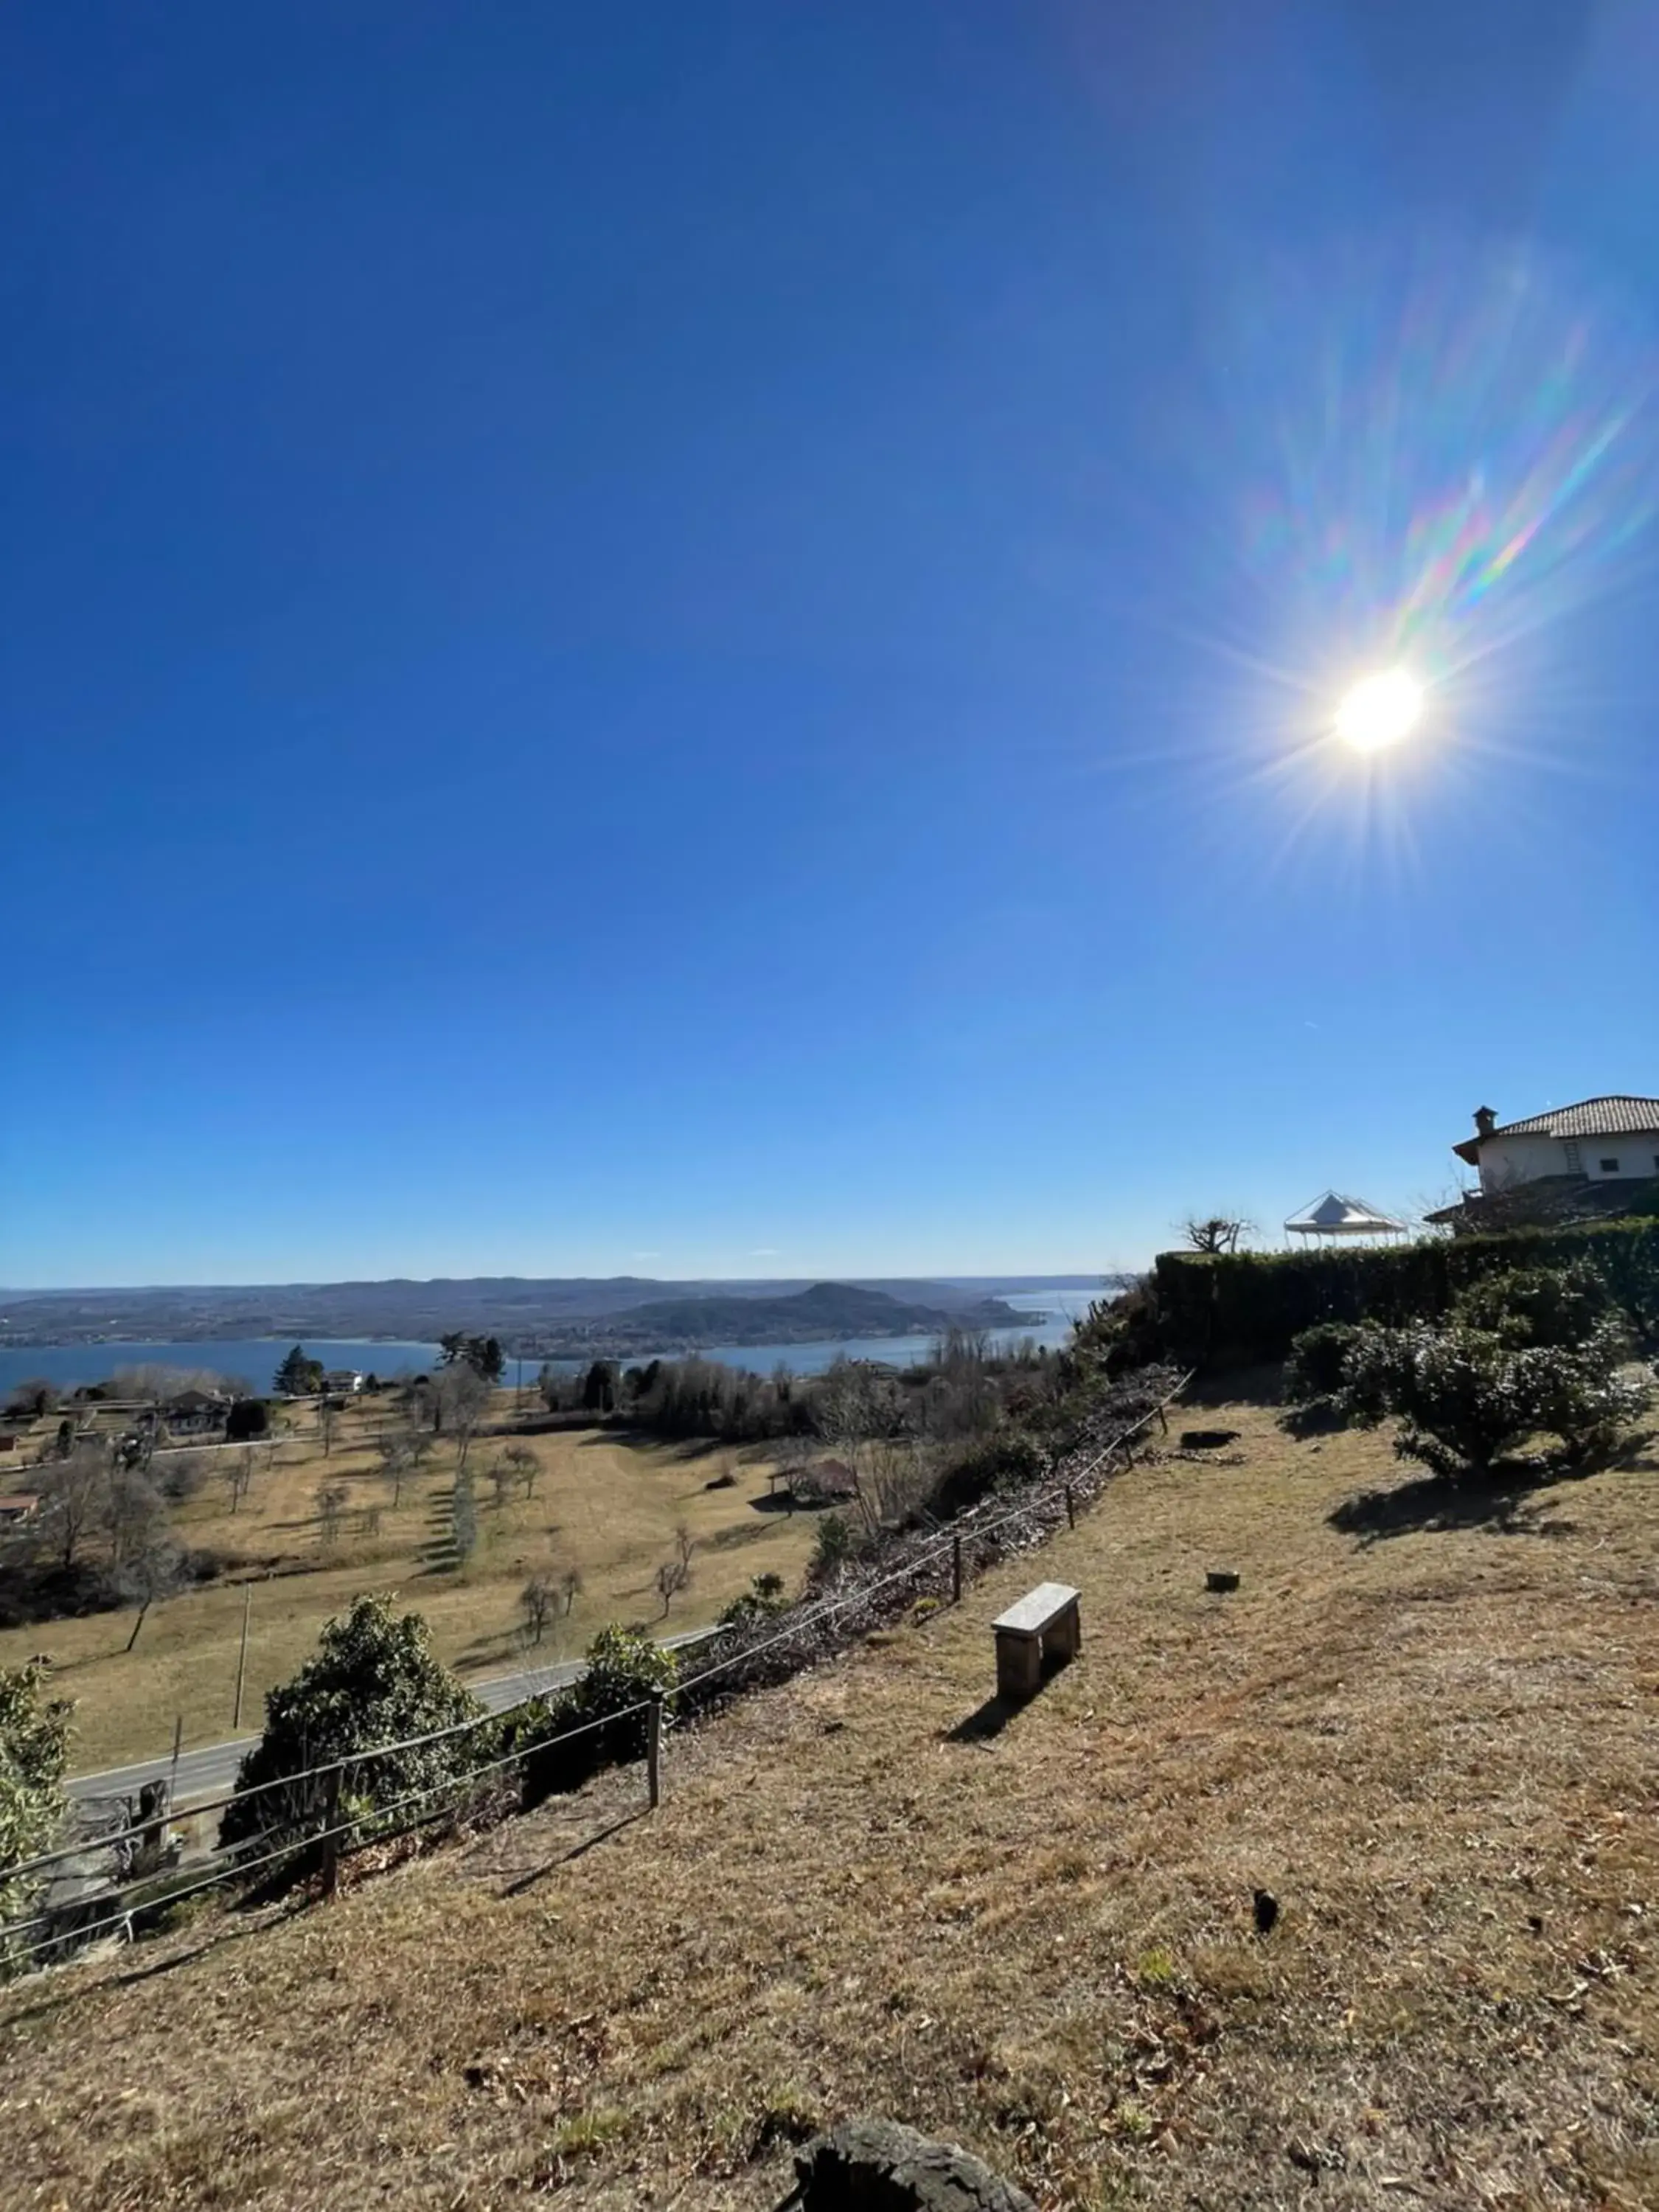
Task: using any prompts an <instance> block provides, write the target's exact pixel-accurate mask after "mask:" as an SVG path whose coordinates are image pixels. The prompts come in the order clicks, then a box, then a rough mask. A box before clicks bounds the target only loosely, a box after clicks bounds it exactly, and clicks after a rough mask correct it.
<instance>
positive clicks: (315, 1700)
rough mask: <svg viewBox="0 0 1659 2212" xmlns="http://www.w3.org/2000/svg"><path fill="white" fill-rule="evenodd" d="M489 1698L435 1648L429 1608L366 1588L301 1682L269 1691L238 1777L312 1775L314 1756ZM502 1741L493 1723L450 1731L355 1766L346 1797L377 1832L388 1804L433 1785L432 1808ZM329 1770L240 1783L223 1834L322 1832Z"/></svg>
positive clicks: (347, 1749) (420, 1731)
mask: <svg viewBox="0 0 1659 2212" xmlns="http://www.w3.org/2000/svg"><path fill="white" fill-rule="evenodd" d="M483 1712H484V1709H483V1706H482V1705H480V1704H479V1703H478V1701H477V1699H476V1698H474V1697H473V1696H471V1694H470V1692H468V1691H466V1690H465V1689H464V1688H463V1687H462V1686H461V1685H460V1683H459V1682H458V1681H457V1680H455V1677H454V1676H453V1674H451V1673H450V1671H449V1669H448V1668H447V1667H446V1666H444V1665H443V1664H442V1662H441V1661H440V1660H439V1659H438V1658H437V1656H435V1653H434V1651H433V1649H432V1632H431V1631H430V1629H428V1626H427V1625H426V1623H425V1621H424V1620H422V1618H421V1616H420V1614H419V1613H404V1615H403V1616H402V1618H401V1619H399V1618H398V1617H397V1616H396V1615H394V1613H392V1606H391V1603H390V1601H388V1600H387V1599H386V1598H380V1597H360V1598H356V1599H354V1600H353V1601H352V1606H351V1610H350V1612H349V1613H347V1614H346V1615H345V1616H344V1618H343V1619H338V1620H331V1621H330V1622H329V1623H328V1624H327V1626H325V1628H324V1630H323V1632H322V1635H321V1637H320V1638H319V1641H318V1648H317V1651H316V1655H315V1656H314V1657H313V1658H310V1659H308V1660H307V1662H306V1663H305V1665H304V1666H303V1667H301V1669H300V1671H299V1673H298V1674H296V1675H295V1677H294V1679H293V1680H292V1681H291V1682H285V1683H283V1685H282V1686H281V1687H279V1688H277V1689H275V1690H272V1691H271V1692H270V1694H269V1695H268V1696H267V1698H266V1699H265V1729H264V1735H262V1736H261V1737H260V1739H259V1741H258V1743H257V1744H255V1745H254V1747H253V1748H252V1751H250V1752H249V1753H248V1754H247V1756H246V1759H244V1760H243V1761H242V1764H241V1767H240V1771H239V1772H238V1774H237V1777H236V1787H237V1790H238V1791H239V1793H240V1792H244V1791H249V1790H253V1789H254V1788H255V1787H256V1786H257V1785H258V1784H261V1783H267V1782H276V1781H280V1780H281V1779H282V1778H283V1777H284V1776H285V1775H295V1776H297V1775H301V1774H304V1773H306V1772H307V1770H308V1769H309V1768H312V1767H314V1766H318V1765H326V1764H327V1763H328V1762H329V1761H330V1760H332V1759H342V1758H347V1757H349V1756H350V1755H351V1754H353V1753H368V1752H370V1751H372V1750H374V1748H375V1747H377V1746H379V1745H381V1744H391V1743H401V1742H404V1741H407V1740H408V1739H409V1738H410V1737H412V1736H423V1735H432V1734H434V1733H435V1732H436V1731H437V1730H440V1729H450V1728H454V1727H456V1726H457V1725H458V1724H459V1723H462V1722H465V1721H474V1720H481V1719H482V1718H483ZM490 1748H491V1746H490V1745H489V1739H488V1736H487V1734H486V1732H485V1731H484V1730H483V1729H466V1730H465V1731H464V1732H462V1733H461V1734H459V1735H447V1736H445V1737H443V1738H442V1740H441V1741H439V1742H436V1743H427V1744H421V1745H419V1746H417V1747H416V1748H414V1749H412V1750H409V1751H399V1752H394V1753H390V1754H389V1755H387V1756H386V1757H382V1758H379V1759H371V1758H368V1757H363V1758H362V1759H361V1760H354V1763H353V1764H352V1765H349V1766H348V1767H346V1768H345V1770H344V1771H343V1776H342V1778H341V1785H340V1803H341V1806H342V1808H345V1809H349V1812H350V1814H351V1815H352V1817H353V1818H354V1820H356V1821H357V1822H358V1827H359V1832H360V1833H361V1832H373V1830H374V1826H376V1825H377V1824H376V1822H375V1820H374V1814H375V1812H376V1810H377V1808H383V1807H390V1806H392V1805H393V1804H395V1803H397V1802H398V1801H400V1800H402V1799H404V1798H406V1797H410V1796H413V1795H414V1794H415V1793H416V1792H417V1791H430V1792H432V1793H433V1795H432V1796H431V1797H429V1798H428V1800H427V1801H426V1804H425V1809H428V1810H429V1809H430V1808H431V1806H432V1805H433V1804H434V1803H435V1802H437V1799H438V1794H439V1793H440V1792H441V1790H442V1788H443V1786H444V1785H445V1784H451V1783H459V1781H461V1780H463V1779H464V1778H465V1776H466V1774H467V1773H468V1771H470V1770H471V1767H472V1766H474V1765H476V1764H477V1762H478V1760H479V1759H481V1758H482V1757H485V1756H488V1755H489V1750H490ZM326 1790H327V1782H326V1778H325V1777H316V1778H310V1779H307V1780H306V1781H303V1782H301V1781H295V1783H293V1784H291V1785H290V1786H289V1788H287V1789H281V1790H262V1791H261V1792H260V1794H259V1795H258V1796H243V1795H240V1794H239V1795H238V1796H237V1797H236V1798H235V1799H234V1800H233V1802H231V1804H230V1805H228V1807H227V1808H226V1810H225V1814H224V1817H223V1819H222V1820H221V1822H220V1824H219V1836H220V1840H221V1842H222V1843H224V1844H249V1843H259V1844H269V1845H275V1844H277V1843H279V1842H282V1843H286V1842H293V1841H296V1840H299V1839H301V1838H305V1837H307V1836H311V1835H315V1834H317V1833H318V1832H319V1831H320V1830H321V1829H322V1827H323V1826H324V1811H325V1804H326Z"/></svg>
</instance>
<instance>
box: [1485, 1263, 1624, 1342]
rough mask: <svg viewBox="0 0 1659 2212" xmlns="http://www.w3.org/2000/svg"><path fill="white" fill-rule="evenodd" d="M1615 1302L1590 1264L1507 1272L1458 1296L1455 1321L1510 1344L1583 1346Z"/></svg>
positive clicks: (1488, 1278)
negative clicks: (1483, 1330)
mask: <svg viewBox="0 0 1659 2212" xmlns="http://www.w3.org/2000/svg"><path fill="white" fill-rule="evenodd" d="M1612 1307H1613V1299H1612V1297H1611V1296H1610V1294H1609V1292H1608V1290H1607V1285H1606V1283H1605V1282H1604V1281H1603V1280H1602V1279H1601V1276H1600V1275H1599V1274H1598V1273H1596V1271H1595V1268H1594V1267H1591V1266H1590V1264H1589V1261H1587V1260H1574V1261H1570V1262H1569V1263H1568V1265H1567V1266H1565V1267H1505V1268H1503V1269H1501V1270H1499V1271H1498V1273H1494V1274H1491V1275H1486V1276H1483V1277H1482V1278H1481V1279H1480V1281H1479V1282H1477V1283H1472V1284H1471V1285H1469V1287H1468V1289H1467V1290H1465V1291H1461V1292H1460V1293H1459V1295H1458V1297H1457V1299H1456V1301H1455V1304H1454V1305H1453V1307H1452V1314H1453V1317H1454V1318H1455V1320H1457V1321H1459V1322H1463V1323H1465V1324H1466V1325H1467V1326H1468V1328H1482V1329H1486V1330H1489V1331H1490V1332H1491V1334H1492V1335H1493V1336H1496V1337H1500V1338H1501V1339H1502V1340H1503V1341H1504V1343H1505V1344H1512V1345H1516V1346H1519V1345H1525V1344H1538V1345H1553V1346H1577V1345H1581V1344H1583V1343H1584V1342H1585V1341H1586V1340H1588V1339H1589V1337H1590V1336H1591V1335H1592V1334H1594V1332H1595V1330H1596V1329H1597V1328H1599V1327H1601V1324H1602V1323H1603V1322H1606V1321H1607V1318H1608V1316H1609V1315H1610V1313H1611V1311H1612Z"/></svg>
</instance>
